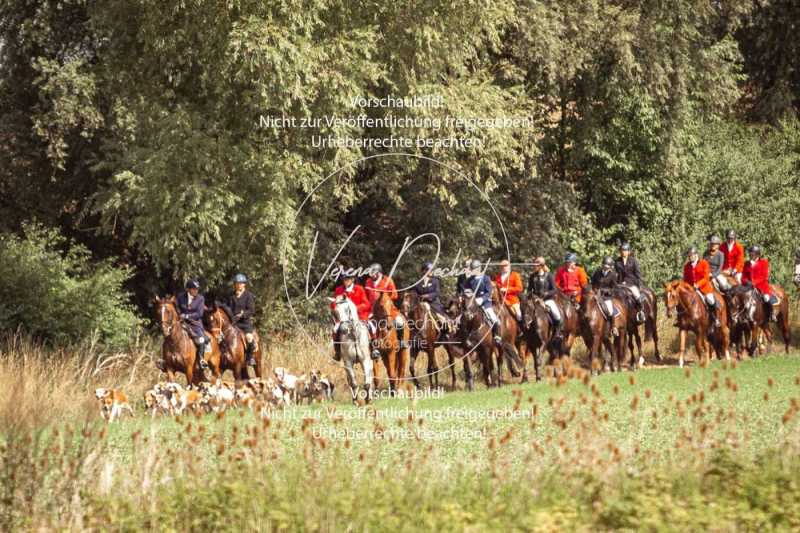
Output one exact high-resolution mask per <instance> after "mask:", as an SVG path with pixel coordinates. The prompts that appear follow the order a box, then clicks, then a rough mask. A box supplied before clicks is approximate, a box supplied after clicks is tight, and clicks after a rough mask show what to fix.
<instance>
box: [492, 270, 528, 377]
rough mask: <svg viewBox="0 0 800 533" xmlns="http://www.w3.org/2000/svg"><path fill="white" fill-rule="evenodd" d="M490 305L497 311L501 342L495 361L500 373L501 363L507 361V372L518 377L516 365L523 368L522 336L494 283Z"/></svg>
mask: <svg viewBox="0 0 800 533" xmlns="http://www.w3.org/2000/svg"><path fill="white" fill-rule="evenodd" d="M492 305H493V307H494V308H495V309H497V318H499V319H500V337H501V338H502V339H503V342H502V344H501V345H500V346H497V350H498V354H497V361H498V364H499V365H500V369H501V370H500V372H501V373H502V367H503V364H502V361H503V359H504V358H505V359H507V360H508V370H509V371H510V372H511V375H512V376H513V377H519V370H518V369H517V364H516V363H518V364H520V365H523V366H524V361H523V359H522V357H521V356H520V353H522V336H521V335H520V327H519V322H517V319H516V318H515V317H514V312H513V311H512V310H511V309H510V308H509V307H508V306H507V305H506V304H505V302H504V299H503V297H502V295H501V294H500V288H499V287H498V286H497V284H496V283H492Z"/></svg>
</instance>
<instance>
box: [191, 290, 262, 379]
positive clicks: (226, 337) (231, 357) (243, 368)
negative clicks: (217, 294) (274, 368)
mask: <svg viewBox="0 0 800 533" xmlns="http://www.w3.org/2000/svg"><path fill="white" fill-rule="evenodd" d="M204 319H205V322H206V324H207V325H208V330H209V332H211V335H212V337H216V339H217V343H218V344H219V347H220V349H221V351H222V358H221V361H220V375H221V374H222V373H224V372H225V371H226V370H230V371H231V372H233V377H234V379H236V380H247V379H249V378H250V376H249V374H248V371H247V361H246V360H245V343H246V342H247V341H246V340H245V336H244V332H243V331H242V330H240V329H239V328H237V327H236V326H234V325H233V323H232V321H231V318H230V316H228V313H227V311H226V310H225V308H224V307H222V306H219V305H217V304H216V303H214V304H212V306H211V307H210V308H209V309H207V310H206V313H205V316H204ZM253 336H254V344H255V345H256V346H255V350H253V358H254V359H255V360H256V366H255V372H256V377H259V378H260V377H261V346H260V345H259V344H260V343H259V338H258V333H257V332H255V331H254V332H253ZM214 377H215V378H218V377H220V376H219V375H215V376H214Z"/></svg>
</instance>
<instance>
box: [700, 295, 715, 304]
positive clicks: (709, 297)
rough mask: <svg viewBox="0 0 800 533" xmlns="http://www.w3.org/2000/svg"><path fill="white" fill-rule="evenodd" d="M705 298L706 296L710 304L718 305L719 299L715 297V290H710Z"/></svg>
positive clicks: (704, 296)
mask: <svg viewBox="0 0 800 533" xmlns="http://www.w3.org/2000/svg"><path fill="white" fill-rule="evenodd" d="M703 298H705V300H706V303H707V304H708V305H716V304H717V299H716V298H714V293H713V292H709V293H708V294H704V295H703Z"/></svg>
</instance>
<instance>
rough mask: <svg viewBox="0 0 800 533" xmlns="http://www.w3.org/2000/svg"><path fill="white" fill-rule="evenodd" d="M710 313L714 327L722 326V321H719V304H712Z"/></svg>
mask: <svg viewBox="0 0 800 533" xmlns="http://www.w3.org/2000/svg"><path fill="white" fill-rule="evenodd" d="M712 313H714V327H717V328H718V327H721V326H722V322H720V321H719V305H718V304H714V307H712Z"/></svg>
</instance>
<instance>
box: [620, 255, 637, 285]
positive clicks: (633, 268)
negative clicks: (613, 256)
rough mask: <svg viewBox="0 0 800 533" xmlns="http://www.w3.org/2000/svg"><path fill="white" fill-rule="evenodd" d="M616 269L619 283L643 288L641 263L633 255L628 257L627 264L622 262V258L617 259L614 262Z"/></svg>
mask: <svg viewBox="0 0 800 533" xmlns="http://www.w3.org/2000/svg"><path fill="white" fill-rule="evenodd" d="M614 269H615V270H616V271H617V281H618V282H619V283H627V284H628V285H635V286H637V287H641V286H642V272H641V270H639V261H637V260H636V258H635V257H633V256H632V255H629V256H628V260H627V262H624V263H623V261H622V257H617V260H616V261H615V262H614Z"/></svg>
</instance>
